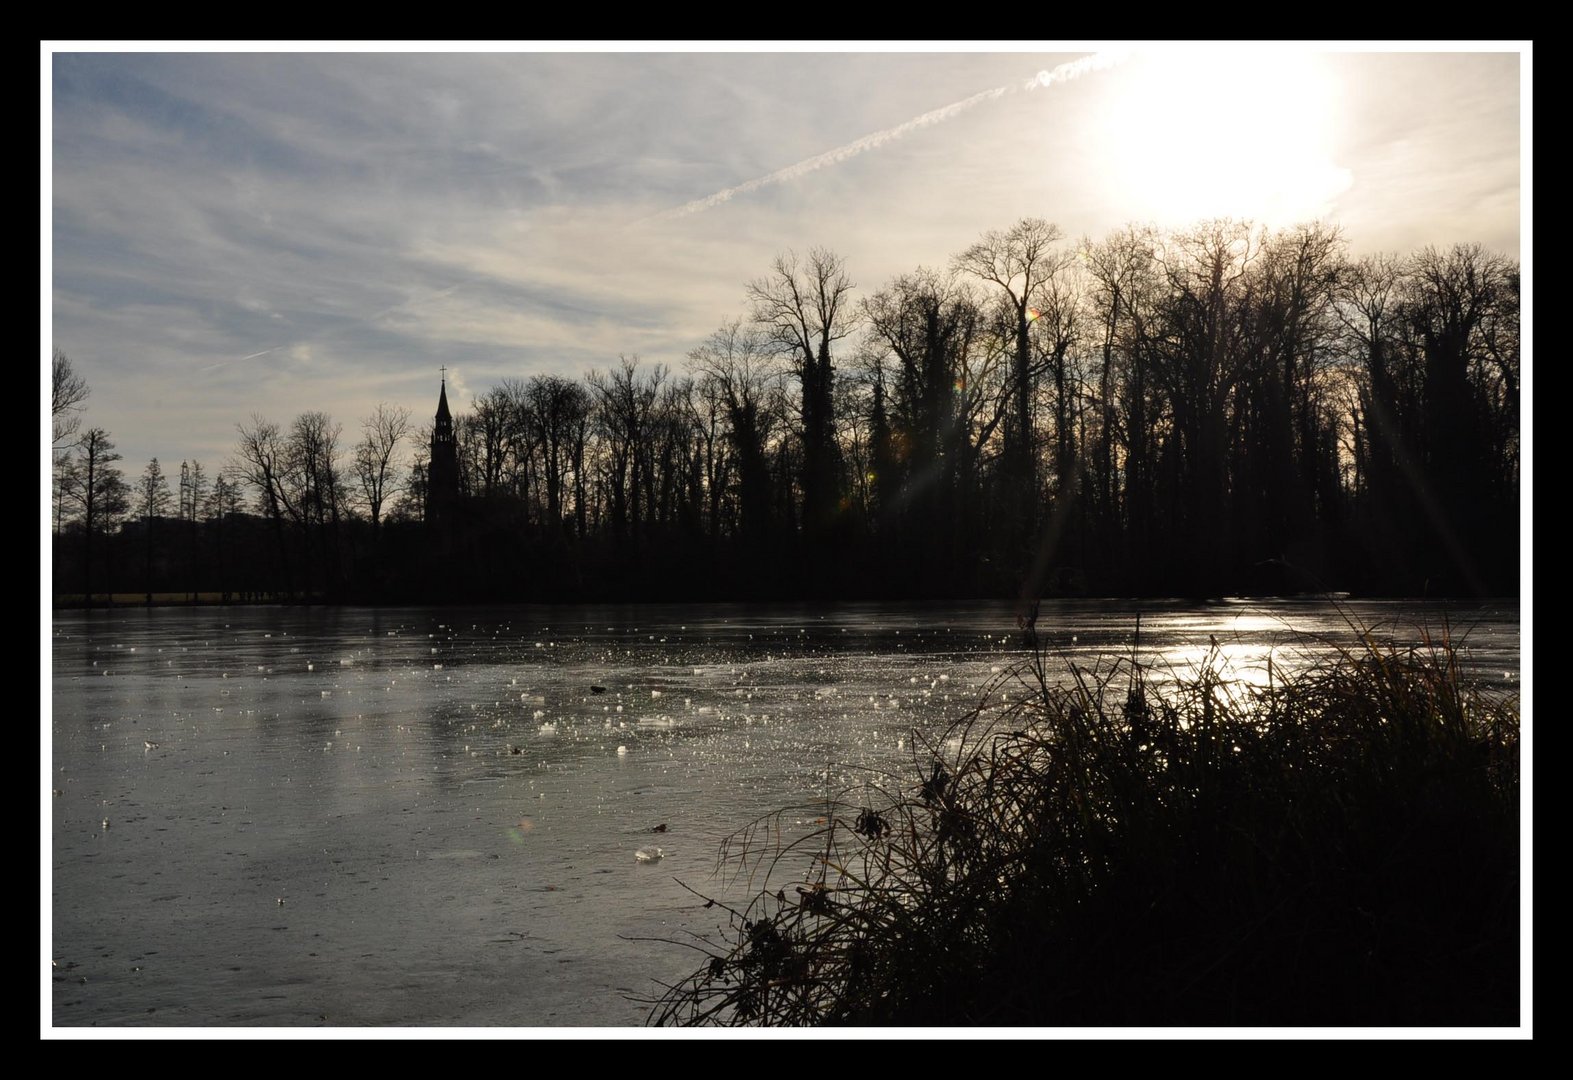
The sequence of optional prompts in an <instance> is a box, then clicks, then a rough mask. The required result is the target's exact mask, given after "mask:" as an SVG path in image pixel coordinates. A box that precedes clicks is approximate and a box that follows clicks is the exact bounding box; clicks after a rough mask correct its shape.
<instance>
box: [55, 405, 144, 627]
mask: <svg viewBox="0 0 1573 1080" xmlns="http://www.w3.org/2000/svg"><path fill="white" fill-rule="evenodd" d="M73 456H74V459H75V464H74V466H73V467H72V468H71V470H70V471H69V482H68V486H67V488H66V491H65V498H66V500H67V502H68V503H69V504H71V505H73V506H74V507H75V508H76V511H77V513H76V521H77V522H78V523H79V524H80V526H81V529H82V592H83V594H84V595H85V597H86V603H87V604H88V605H89V606H91V605H92V603H93V551H94V546H95V541H96V540H97V539H98V538H99V537H101V536H104V535H106V534H107V533H108V532H109V530H110V527H111V526H113V525H114V524H115V523H116V522H118V521H119V520H120V518H121V516H122V515H124V514H125V512H126V510H127V508H128V506H129V505H130V492H129V489H128V488H127V487H126V482H125V478H124V476H123V475H122V474H121V472H120V470H119V469H117V468H115V466H114V463H115V462H117V461H119V460H120V454H119V453H117V452H116V450H115V444H114V443H112V442H110V441H109V433H108V432H107V431H105V430H104V429H103V428H100V427H95V428H89V429H88V430H87V431H86V432H84V433H83V434H82V437H81V438H80V439H79V440H77V444H76V447H75V449H74V451H73Z"/></svg>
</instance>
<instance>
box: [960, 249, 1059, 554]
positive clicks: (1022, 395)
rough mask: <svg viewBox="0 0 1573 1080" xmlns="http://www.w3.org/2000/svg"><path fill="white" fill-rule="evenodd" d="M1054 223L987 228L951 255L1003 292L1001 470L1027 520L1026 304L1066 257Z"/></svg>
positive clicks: (1030, 488) (1030, 485)
mask: <svg viewBox="0 0 1573 1080" xmlns="http://www.w3.org/2000/svg"><path fill="white" fill-rule="evenodd" d="M1059 240H1060V230H1059V226H1057V225H1054V224H1051V223H1050V222H1048V221H1045V220H1043V219H1042V218H1022V219H1021V220H1020V221H1018V222H1017V223H1016V224H1015V225H1013V226H1011V227H1010V228H1009V229H1006V230H1004V231H1000V230H991V231H989V232H987V233H984V234H983V238H982V239H981V240H979V241H978V242H977V243H975V244H973V245H972V246H971V247H969V248H968V249H967V250H966V251H963V252H962V253H961V254H960V255H958V256H957V257H956V261H955V265H956V268H957V269H958V270H961V271H962V272H964V273H968V274H972V275H974V276H976V277H978V278H979V279H981V280H982V281H985V282H987V283H989V284H991V285H994V286H996V287H997V288H998V289H999V290H1000V291H1001V292H1002V293H1003V294H1004V302H1005V304H1006V306H1007V309H1008V311H1009V313H1010V317H1011V320H1010V321H1011V323H1012V326H1011V329H1012V331H1013V333H1012V337H1013V339H1014V341H1015V346H1016V351H1015V362H1014V365H1013V367H1012V372H1011V382H1012V406H1013V407H1012V409H1011V410H1010V412H1009V413H1008V414H1007V417H1006V422H1005V431H1004V446H1003V448H1002V455H1001V456H1002V460H1001V471H1002V472H1003V473H1004V474H1005V478H1006V484H1007V487H1008V488H1011V489H1013V490H1012V493H1011V494H1012V497H1013V498H1014V499H1015V500H1019V503H1020V505H1019V506H1017V507H1015V508H1013V516H1017V517H1018V519H1019V520H1020V521H1021V522H1022V523H1024V524H1030V523H1031V520H1032V516H1033V500H1032V495H1033V492H1034V491H1035V489H1036V487H1037V482H1036V478H1035V477H1034V474H1033V460H1034V451H1033V446H1032V433H1033V426H1032V399H1033V386H1032V382H1033V380H1032V339H1031V336H1030V330H1031V326H1032V323H1033V320H1032V319H1031V318H1029V317H1028V315H1029V306H1030V305H1031V304H1032V302H1033V299H1034V297H1035V296H1037V295H1038V294H1039V293H1040V291H1041V288H1042V286H1043V284H1044V283H1045V282H1046V281H1048V280H1049V279H1050V278H1052V277H1053V276H1054V275H1055V274H1057V273H1058V272H1059V271H1060V269H1061V268H1063V267H1064V266H1065V265H1066V263H1067V261H1068V259H1069V256H1068V255H1067V254H1066V253H1064V252H1062V251H1060V250H1059V249H1057V248H1056V247H1055V244H1056V243H1058V242H1059Z"/></svg>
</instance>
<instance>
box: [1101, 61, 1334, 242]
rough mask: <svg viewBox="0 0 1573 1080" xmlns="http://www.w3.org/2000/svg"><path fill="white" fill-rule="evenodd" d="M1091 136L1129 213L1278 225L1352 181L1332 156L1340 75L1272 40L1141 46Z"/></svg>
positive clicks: (1118, 75) (1111, 187) (1116, 75)
mask: <svg viewBox="0 0 1573 1080" xmlns="http://www.w3.org/2000/svg"><path fill="white" fill-rule="evenodd" d="M1107 87H1108V88H1107V93H1106V95H1105V99H1104V107H1103V110H1102V115H1101V116H1100V118H1099V130H1098V135H1097V136H1096V138H1097V139H1098V141H1099V143H1100V148H1101V151H1102V152H1101V153H1100V154H1099V155H1098V156H1099V157H1100V159H1101V160H1102V161H1103V162H1104V163H1106V166H1107V172H1106V173H1105V178H1106V185H1107V186H1106V190H1108V192H1109V194H1110V196H1111V197H1115V198H1118V199H1119V200H1120V205H1121V207H1122V208H1123V209H1124V210H1125V212H1126V213H1127V215H1128V216H1129V217H1131V218H1132V219H1142V220H1152V221H1155V222H1157V223H1158V224H1161V225H1171V226H1172V225H1185V224H1189V223H1191V222H1194V221H1197V220H1200V219H1203V218H1209V217H1225V216H1227V217H1234V218H1249V219H1252V220H1254V221H1257V222H1260V223H1262V224H1267V225H1274V226H1281V225H1289V224H1293V223H1294V222H1297V221H1305V220H1309V219H1311V218H1315V217H1320V216H1325V215H1327V214H1328V213H1330V212H1331V210H1332V208H1333V202H1334V200H1335V199H1336V198H1337V197H1338V196H1339V195H1340V194H1341V193H1343V192H1344V191H1346V190H1347V189H1348V188H1349V187H1350V185H1351V183H1352V177H1351V175H1350V173H1349V171H1348V170H1347V169H1343V168H1340V167H1339V166H1338V165H1337V164H1335V163H1334V161H1333V160H1332V156H1331V154H1332V139H1333V135H1334V133H1335V132H1334V124H1335V119H1336V98H1337V93H1336V84H1335V82H1334V80H1333V79H1332V78H1331V76H1330V75H1329V73H1328V72H1327V70H1326V69H1325V67H1324V66H1323V64H1322V63H1321V61H1320V59H1319V58H1318V57H1317V56H1316V54H1313V53H1309V52H1304V51H1297V50H1285V49H1281V48H1271V47H1267V46H1233V47H1228V48H1195V49H1191V48H1186V49H1178V50H1172V51H1163V52H1154V53H1137V54H1135V55H1133V56H1132V57H1131V58H1130V59H1129V60H1128V61H1127V62H1126V63H1125V64H1123V65H1121V66H1120V67H1118V68H1116V69H1114V70H1112V71H1110V72H1109V73H1108V76H1107Z"/></svg>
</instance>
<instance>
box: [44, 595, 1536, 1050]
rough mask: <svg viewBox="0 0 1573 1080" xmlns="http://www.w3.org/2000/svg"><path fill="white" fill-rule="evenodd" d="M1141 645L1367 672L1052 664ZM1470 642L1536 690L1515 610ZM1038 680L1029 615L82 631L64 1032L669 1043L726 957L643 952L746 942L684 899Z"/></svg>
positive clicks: (1488, 613) (1254, 674)
mask: <svg viewBox="0 0 1573 1080" xmlns="http://www.w3.org/2000/svg"><path fill="white" fill-rule="evenodd" d="M1345 611H1349V612H1352V613H1353V614H1354V616H1355V617H1356V618H1358V619H1359V620H1361V621H1363V622H1364V623H1366V624H1368V625H1373V626H1377V627H1379V628H1380V629H1381V630H1382V632H1383V633H1384V634H1389V635H1393V636H1397V637H1399V638H1401V639H1405V640H1414V639H1416V638H1417V637H1418V631H1417V625H1418V624H1420V623H1421V622H1425V623H1427V624H1428V625H1429V626H1430V628H1431V630H1432V631H1433V632H1438V631H1440V629H1441V626H1442V620H1443V615H1444V609H1442V608H1440V607H1438V606H1437V605H1434V604H1432V605H1421V604H1419V603H1415V602H1403V603H1400V602H1367V603H1356V604H1353V605H1345ZM1138 612H1139V613H1140V615H1141V653H1140V657H1141V659H1142V661H1143V662H1144V663H1151V664H1154V665H1156V668H1157V670H1158V671H1159V672H1160V674H1161V672H1162V671H1164V670H1166V669H1169V668H1172V669H1175V670H1178V671H1181V672H1184V671H1186V670H1188V669H1189V668H1190V667H1191V666H1193V665H1194V664H1196V663H1198V662H1199V661H1200V660H1201V658H1202V657H1203V656H1204V655H1205V654H1206V653H1207V651H1208V649H1209V648H1210V637H1216V638H1217V640H1218V642H1219V645H1220V647H1221V650H1222V653H1223V655H1224V657H1225V658H1226V663H1227V665H1228V667H1227V669H1226V672H1227V673H1228V674H1229V675H1230V677H1234V678H1239V679H1242V680H1245V681H1256V680H1259V679H1261V678H1262V677H1263V674H1264V672H1265V669H1266V661H1267V657H1268V656H1269V655H1271V656H1272V657H1273V662H1274V664H1275V665H1277V666H1278V667H1279V669H1280V670H1282V669H1283V668H1285V667H1293V666H1294V665H1296V664H1298V663H1303V662H1304V657H1305V656H1306V655H1313V656H1314V655H1318V654H1325V653H1326V651H1327V650H1328V649H1330V648H1333V647H1335V646H1348V645H1351V644H1353V643H1354V635H1353V631H1352V630H1351V628H1350V624H1349V622H1348V621H1347V619H1346V617H1345V614H1344V613H1342V612H1340V611H1339V610H1338V609H1335V608H1334V607H1332V606H1331V605H1325V604H1320V603H1293V602H1269V603H1254V602H1240V603H1225V604H1221V605H1211V606H1201V605H1192V604H1186V603H1178V602H1170V603H1165V602H1143V603H1135V602H1106V601H1077V602H1065V603H1059V604H1050V603H1047V602H1046V603H1045V604H1044V607H1043V610H1042V612H1041V614H1040V617H1039V620H1038V630H1039V633H1040V635H1041V636H1042V638H1043V640H1044V642H1045V643H1046V644H1047V645H1048V647H1049V648H1050V649H1051V651H1054V652H1058V653H1063V654H1064V655H1065V656H1067V657H1069V658H1072V659H1076V660H1078V661H1082V662H1086V663H1089V664H1090V663H1092V662H1093V661H1094V660H1095V659H1096V658H1098V657H1100V656H1105V657H1112V655H1114V654H1122V655H1129V653H1130V650H1131V645H1132V640H1131V639H1132V633H1133V631H1134V629H1135V625H1136V616H1137V613H1138ZM1446 616H1447V618H1448V620H1449V621H1450V622H1451V625H1452V629H1453V633H1454V636H1455V637H1458V636H1460V635H1461V634H1464V632H1465V631H1467V635H1464V654H1463V655H1464V658H1465V662H1466V664H1467V665H1468V666H1469V667H1470V668H1471V669H1472V670H1474V671H1475V672H1477V673H1479V674H1481V675H1482V676H1484V677H1488V678H1491V679H1495V680H1502V681H1503V682H1505V683H1512V682H1514V681H1516V679H1517V677H1518V673H1519V628H1518V616H1519V612H1518V604H1517V603H1516V602H1514V601H1508V602H1502V603H1493V604H1487V605H1484V606H1470V607H1452V608H1448V609H1446ZM1021 655H1022V644H1021V641H1020V635H1019V634H1018V633H1017V632H1016V631H1015V623H1014V618H1013V615H1012V613H1011V607H1010V605H1008V604H1003V603H999V604H992V603H991V604H974V605H961V606H954V605H952V606H946V607H932V606H915V605H870V604H849V605H837V606H833V607H826V606H818V607H810V606H784V605H769V606H755V605H703V606H630V607H510V608H488V609H482V608H444V609H416V608H384V609H370V608H336V609H318V608H279V607H235V608H227V609H218V608H212V609H195V610H185V609H174V608H165V609H155V610H151V611H143V610H133V611H116V612H95V613H65V614H60V615H58V616H57V617H56V618H55V619H54V622H53V650H52V673H51V679H50V682H49V684H48V688H49V691H50V694H51V703H50V745H51V748H52V752H51V755H50V758H49V760H48V762H47V763H46V766H47V767H46V771H47V773H48V777H47V778H46V779H48V780H49V783H48V784H46V785H45V787H44V792H43V795H42V797H43V799H44V801H45V806H44V810H45V812H46V813H48V814H49V815H50V816H51V821H52V831H51V840H52V843H51V851H50V857H49V859H48V862H47V865H48V866H49V867H50V870H51V883H50V884H51V899H50V904H51V919H50V927H51V932H52V942H51V944H50V946H49V947H50V950H51V956H52V957H53V959H54V961H55V967H54V968H53V970H52V972H51V976H50V978H51V982H50V994H51V997H52V1005H51V1010H52V1018H53V1022H54V1024H55V1025H58V1026H75V1025H90V1024H97V1025H155V1026H206V1025H241V1026H302V1025H304V1026H322V1027H338V1026H357V1025H397V1026H414V1025H444V1026H463V1027H469V1026H485V1025H509V1026H522V1027H544V1026H564V1025H590V1026H625V1025H637V1024H641V1023H643V1022H644V1019H645V1015H646V1009H645V1008H644V1007H643V1006H641V1005H640V1004H639V1003H638V1002H637V1001H635V1000H631V997H638V996H646V995H653V994H654V993H655V992H657V990H658V987H657V982H658V981H673V980H676V979H678V978H680V977H682V976H684V975H686V974H688V973H689V972H691V971H692V970H693V969H694V968H695V967H697V966H698V964H699V962H700V956H699V954H698V953H695V952H693V951H691V950H687V949H684V948H682V947H680V946H677V945H672V944H668V943H663V942H661V941H651V940H640V939H652V938H666V939H677V938H683V937H685V936H686V935H688V934H689V933H690V932H692V933H700V934H703V933H707V932H711V931H714V930H715V929H716V928H717V927H719V926H721V925H722V924H723V922H724V918H723V917H722V916H719V915H717V912H718V911H719V910H720V909H719V908H716V909H712V910H705V909H704V908H703V907H702V906H701V901H699V900H698V899H697V898H696V897H695V896H694V895H693V894H692V893H691V892H689V891H687V890H685V889H684V888H683V887H682V885H680V884H678V882H679V881H681V882H684V883H686V884H688V885H689V886H692V887H693V888H694V889H697V890H699V891H702V892H708V893H713V894H716V895H725V896H728V897H731V898H733V899H742V898H743V897H744V895H745V892H744V890H743V889H742V887H741V886H737V887H734V889H733V890H732V891H730V892H728V891H726V890H725V889H723V888H722V886H721V884H720V883H718V882H717V881H716V879H714V878H713V877H712V871H713V869H714V867H715V859H716V853H717V850H718V847H719V845H720V843H721V841H722V839H723V838H724V837H726V836H727V835H728V834H730V833H732V832H733V831H735V830H736V829H738V828H740V827H741V826H743V825H745V824H746V823H748V822H749V821H750V820H752V819H753V818H756V817H758V816H759V815H761V814H763V813H766V812H768V811H771V810H773V809H776V808H778V807H780V806H784V805H788V804H800V803H805V802H808V801H810V800H812V799H813V798H814V797H815V796H820V795H823V794H824V793H825V792H826V791H827V789H828V790H831V791H840V790H842V789H843V788H846V787H848V786H850V785H853V784H856V783H858V782H859V781H860V778H861V777H863V776H866V775H867V773H866V772H865V770H869V769H890V768H898V767H900V766H901V765H902V764H903V763H905V762H908V761H910V756H909V753H908V751H909V750H910V737H909V733H910V731H911V730H912V729H913V728H914V727H916V728H921V729H925V730H935V729H942V728H944V727H945V726H946V725H948V724H949V723H950V722H951V721H952V720H954V719H956V718H957V717H959V716H960V715H961V714H962V713H964V712H965V711H966V710H967V709H968V708H969V707H971V706H972V705H975V704H976V703H977V700H978V697H979V695H980V694H981V693H982V690H983V687H984V685H985V684H986V683H987V681H988V680H989V679H990V677H991V675H992V673H993V672H994V670H995V669H996V668H1004V667H1008V666H1009V665H1010V663H1011V662H1012V660H1013V659H1018V658H1020V656H1021ZM594 687H604V692H595V691H594V689H593V688H594ZM51 792H52V793H51ZM792 820H793V819H792V817H791V815H789V817H788V821H789V823H790V822H791V821H792ZM661 824H665V825H666V826H667V830H666V831H665V832H664V833H661V834H654V833H652V831H651V830H652V829H653V828H654V827H655V826H657V825H661ZM810 827H811V818H806V819H805V820H804V821H803V822H802V828H803V829H804V831H807V830H808V829H809V828H810ZM653 845H659V847H660V848H661V849H662V854H663V856H664V857H663V858H661V859H660V860H659V861H654V862H640V861H637V860H636V859H635V857H634V856H635V852H636V851H637V850H638V849H640V848H646V847H650V846H653Z"/></svg>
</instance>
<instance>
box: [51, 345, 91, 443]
mask: <svg viewBox="0 0 1573 1080" xmlns="http://www.w3.org/2000/svg"><path fill="white" fill-rule="evenodd" d="M50 367H51V374H52V377H53V378H52V382H53V393H52V394H51V396H50V402H49V415H50V417H51V419H52V421H53V431H54V439H53V444H54V448H55V449H56V450H61V449H64V448H65V447H67V446H70V445H71V439H72V436H74V435H75V434H76V433H77V430H78V428H80V427H81V424H82V418H81V417H80V416H78V415H77V414H78V413H80V412H81V411H82V410H83V409H84V408H85V407H86V406H84V405H83V404H82V403H83V402H84V401H86V400H87V395H88V388H87V380H86V379H84V378H83V377H82V376H80V375H78V374H77V373H76V370H75V369H74V368H73V367H72V365H71V358H70V357H69V356H67V355H66V354H65V353H63V352H61V351H60V350H59V349H56V350H55V351H54V358H53V361H52V363H51V365H50Z"/></svg>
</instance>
